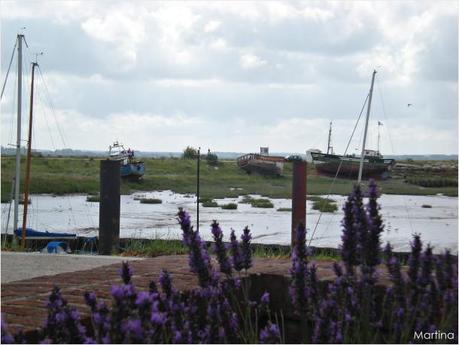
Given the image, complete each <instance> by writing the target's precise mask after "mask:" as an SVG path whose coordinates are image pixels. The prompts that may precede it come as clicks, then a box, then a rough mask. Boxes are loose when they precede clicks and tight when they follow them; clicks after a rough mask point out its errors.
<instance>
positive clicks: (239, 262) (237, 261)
mask: <svg viewBox="0 0 459 345" xmlns="http://www.w3.org/2000/svg"><path fill="white" fill-rule="evenodd" d="M230 240H231V242H230V252H231V256H232V261H233V268H234V269H235V270H236V271H238V272H240V271H241V270H242V269H243V265H244V263H243V258H242V254H241V248H240V247H239V242H238V240H237V239H236V234H235V233H234V229H231V235H230Z"/></svg>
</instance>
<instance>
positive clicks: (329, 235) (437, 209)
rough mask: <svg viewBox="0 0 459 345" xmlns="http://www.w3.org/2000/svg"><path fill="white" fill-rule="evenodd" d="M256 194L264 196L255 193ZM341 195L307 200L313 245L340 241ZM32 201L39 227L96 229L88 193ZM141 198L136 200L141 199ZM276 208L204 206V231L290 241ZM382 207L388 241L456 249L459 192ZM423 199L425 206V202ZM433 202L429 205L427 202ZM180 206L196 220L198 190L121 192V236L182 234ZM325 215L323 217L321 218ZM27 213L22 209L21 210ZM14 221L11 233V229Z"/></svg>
mask: <svg viewBox="0 0 459 345" xmlns="http://www.w3.org/2000/svg"><path fill="white" fill-rule="evenodd" d="M252 196H253V197H254V198H258V197H260V196H256V195H252ZM138 198H157V199H161V200H162V203H161V204H141V203H140V201H139V200H138ZM330 198H332V199H333V200H336V202H337V205H338V211H337V212H335V213H322V215H320V212H319V211H316V210H313V209H312V202H311V201H307V205H306V207H307V220H306V223H307V224H306V225H307V228H308V229H309V231H308V235H307V237H308V240H309V239H310V238H311V234H312V232H313V231H314V229H315V234H314V237H313V240H312V245H314V246H318V247H337V246H338V245H339V244H340V242H341V230H342V229H341V225H340V223H341V219H342V215H343V213H342V211H341V208H342V205H343V203H344V201H345V200H346V197H345V196H339V195H331V196H330ZM31 199H32V204H31V205H30V206H29V207H30V208H31V211H30V220H29V224H30V226H31V227H33V228H34V229H38V230H48V231H55V232H75V233H77V234H78V235H81V236H95V235H97V227H98V222H99V220H98V214H99V204H98V203H95V202H87V201H86V195H67V196H51V195H44V194H41V195H32V197H31ZM136 199H137V200H136ZM241 200H242V197H239V198H225V199H215V201H216V202H217V203H218V204H219V205H223V204H228V203H238V202H239V201H241ZM270 200H271V201H272V203H273V204H274V208H254V207H252V206H251V205H250V204H243V203H238V207H237V209H236V210H224V209H222V208H220V207H212V208H210V207H202V206H201V207H200V231H201V234H202V236H203V238H205V239H208V240H210V239H211V234H210V224H211V222H212V220H214V219H216V220H217V221H218V222H219V223H220V225H221V227H222V229H223V231H224V235H225V238H229V233H230V230H231V229H232V228H233V229H236V230H239V231H241V230H242V228H243V227H245V226H246V225H248V226H249V227H250V228H251V230H252V234H253V237H254V238H253V242H254V243H265V244H289V243H290V222H291V213H290V212H279V211H277V209H279V208H288V207H291V200H289V199H270ZM379 202H380V204H381V213H382V216H383V220H384V224H385V232H384V233H383V235H382V240H383V242H386V241H390V242H391V243H392V245H393V246H394V250H397V251H409V241H410V240H411V237H412V234H414V233H419V234H421V237H422V239H423V240H424V241H425V243H431V244H432V245H433V246H434V251H435V252H440V251H442V250H443V249H444V248H450V249H451V250H452V252H454V253H457V250H458V248H457V236H458V234H457V230H458V199H457V197H446V196H441V195H436V196H414V195H382V196H381V198H380V200H379ZM423 205H424V207H423ZM425 205H428V206H430V207H428V208H427V207H425ZM178 207H183V208H185V209H186V210H188V211H189V212H190V214H191V215H192V217H193V221H194V222H195V221H196V216H195V215H196V198H195V196H194V195H184V194H177V193H173V192H171V191H161V192H138V193H134V194H131V195H122V196H121V220H120V227H121V230H120V235H121V237H131V238H151V239H154V238H162V239H177V238H180V236H181V231H180V228H179V226H178V224H177V220H176V213H177V209H178ZM7 211H8V204H2V215H3V217H2V222H3V224H2V232H5V221H6V218H7V217H6V214H7ZM319 218H320V219H319ZM20 219H22V215H21V216H20ZM11 231H12V228H11V221H10V229H9V233H11Z"/></svg>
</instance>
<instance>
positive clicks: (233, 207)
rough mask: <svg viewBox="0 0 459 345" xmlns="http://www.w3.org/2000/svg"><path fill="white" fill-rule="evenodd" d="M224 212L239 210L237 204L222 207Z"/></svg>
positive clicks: (231, 203)
mask: <svg viewBox="0 0 459 345" xmlns="http://www.w3.org/2000/svg"><path fill="white" fill-rule="evenodd" d="M222 209H223V210H237V204H235V203H233V202H230V203H229V204H225V205H222Z"/></svg>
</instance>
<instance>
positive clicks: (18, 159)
mask: <svg viewBox="0 0 459 345" xmlns="http://www.w3.org/2000/svg"><path fill="white" fill-rule="evenodd" d="M23 39H24V35H22V34H18V36H17V40H18V42H17V43H18V114H17V115H18V116H17V136H16V173H15V175H14V176H15V178H14V179H15V180H14V183H15V188H14V218H13V219H14V221H13V225H14V228H13V229H14V230H16V229H17V228H18V218H19V216H18V214H19V188H20V181H21V116H22V115H21V106H22V40H23Z"/></svg>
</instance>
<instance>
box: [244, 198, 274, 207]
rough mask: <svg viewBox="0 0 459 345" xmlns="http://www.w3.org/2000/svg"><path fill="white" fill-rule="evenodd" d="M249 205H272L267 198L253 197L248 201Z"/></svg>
mask: <svg viewBox="0 0 459 345" xmlns="http://www.w3.org/2000/svg"><path fill="white" fill-rule="evenodd" d="M250 205H252V207H258V208H273V207H274V205H273V203H272V202H271V200H269V199H253V200H252V201H251V202H250Z"/></svg>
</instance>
